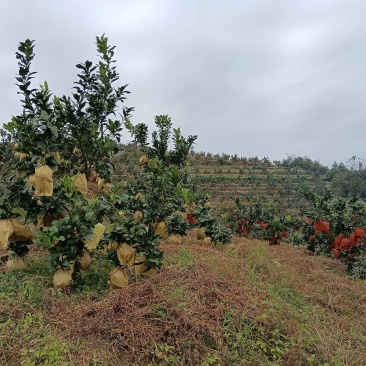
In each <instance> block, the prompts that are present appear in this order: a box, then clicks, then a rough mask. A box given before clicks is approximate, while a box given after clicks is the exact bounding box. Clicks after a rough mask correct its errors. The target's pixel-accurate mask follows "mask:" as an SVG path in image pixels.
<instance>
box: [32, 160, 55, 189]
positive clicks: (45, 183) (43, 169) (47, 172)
mask: <svg viewBox="0 0 366 366" xmlns="http://www.w3.org/2000/svg"><path fill="white" fill-rule="evenodd" d="M35 170H36V172H35V176H36V177H35V184H36V191H35V195H36V196H52V194H53V179H52V175H53V171H52V169H51V168H50V167H49V166H48V165H42V166H39V167H37V168H36V169H35Z"/></svg>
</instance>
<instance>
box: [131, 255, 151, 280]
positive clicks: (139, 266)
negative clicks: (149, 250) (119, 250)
mask: <svg viewBox="0 0 366 366" xmlns="http://www.w3.org/2000/svg"><path fill="white" fill-rule="evenodd" d="M135 273H136V274H140V275H144V276H151V275H153V274H155V273H156V268H155V267H148V266H147V265H146V257H145V256H144V255H143V254H140V253H136V255H135Z"/></svg>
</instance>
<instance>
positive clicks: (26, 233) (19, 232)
mask: <svg viewBox="0 0 366 366" xmlns="http://www.w3.org/2000/svg"><path fill="white" fill-rule="evenodd" d="M10 221H11V224H12V225H13V233H12V234H11V235H10V236H9V240H10V241H12V242H13V243H16V242H18V241H26V240H32V239H34V238H35V237H36V234H35V233H34V232H33V231H32V230H31V229H29V228H28V227H26V226H25V225H23V224H21V223H20V222H19V221H18V220H15V219H11V220H10Z"/></svg>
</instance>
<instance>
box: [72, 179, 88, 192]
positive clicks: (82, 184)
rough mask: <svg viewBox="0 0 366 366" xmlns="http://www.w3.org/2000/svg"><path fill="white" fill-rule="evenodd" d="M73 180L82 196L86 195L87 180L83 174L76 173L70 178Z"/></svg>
mask: <svg viewBox="0 0 366 366" xmlns="http://www.w3.org/2000/svg"><path fill="white" fill-rule="evenodd" d="M72 180H73V182H74V185H75V187H76V188H77V191H78V192H80V193H81V194H82V195H83V196H86V194H87V193H88V182H87V180H86V175H85V174H77V175H75V176H74V178H73V179H72Z"/></svg>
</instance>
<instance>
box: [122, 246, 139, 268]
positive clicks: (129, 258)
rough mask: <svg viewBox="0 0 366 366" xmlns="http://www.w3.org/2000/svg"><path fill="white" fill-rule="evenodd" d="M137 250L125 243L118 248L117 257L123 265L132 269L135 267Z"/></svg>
mask: <svg viewBox="0 0 366 366" xmlns="http://www.w3.org/2000/svg"><path fill="white" fill-rule="evenodd" d="M135 253H136V251H135V249H133V248H132V247H131V245H129V244H126V243H123V244H121V245H120V246H119V247H118V248H117V257H118V260H119V262H120V263H121V264H125V265H127V266H128V267H130V268H132V267H133V266H134V265H135Z"/></svg>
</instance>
